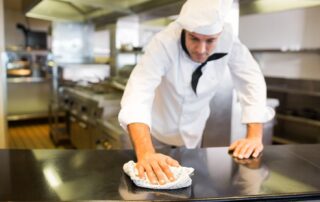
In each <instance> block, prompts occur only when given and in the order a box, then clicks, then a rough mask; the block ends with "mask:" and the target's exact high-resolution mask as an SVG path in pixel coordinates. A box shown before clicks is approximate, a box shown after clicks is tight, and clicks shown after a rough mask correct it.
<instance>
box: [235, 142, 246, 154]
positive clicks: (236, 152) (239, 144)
mask: <svg viewBox="0 0 320 202" xmlns="http://www.w3.org/2000/svg"><path fill="white" fill-rule="evenodd" d="M243 144H244V142H243V141H239V143H238V145H237V147H236V148H235V149H234V152H233V156H234V157H239V153H240V150H241V148H242V146H243Z"/></svg>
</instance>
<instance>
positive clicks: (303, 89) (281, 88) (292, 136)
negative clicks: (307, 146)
mask: <svg viewBox="0 0 320 202" xmlns="http://www.w3.org/2000/svg"><path fill="white" fill-rule="evenodd" d="M266 81H267V89H268V97H272V98H277V99H278V100H279V101H280V106H279V107H278V108H277V116H276V120H277V124H276V126H275V137H274V142H276V143H281V144H295V143H317V142H320V106H319V103H320V82H319V81H315V80H302V79H300V80H293V79H283V78H266Z"/></svg>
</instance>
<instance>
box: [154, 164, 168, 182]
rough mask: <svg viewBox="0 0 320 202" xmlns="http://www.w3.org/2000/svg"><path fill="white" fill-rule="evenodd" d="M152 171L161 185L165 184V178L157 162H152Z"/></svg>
mask: <svg viewBox="0 0 320 202" xmlns="http://www.w3.org/2000/svg"><path fill="white" fill-rule="evenodd" d="M151 166H152V170H153V172H154V173H155V174H156V177H157V179H158V182H159V184H161V185H162V184H165V182H166V181H165V176H164V173H163V172H162V169H161V168H160V166H159V164H158V162H157V161H152V162H151Z"/></svg>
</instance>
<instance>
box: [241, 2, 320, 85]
mask: <svg viewBox="0 0 320 202" xmlns="http://www.w3.org/2000/svg"><path fill="white" fill-rule="evenodd" d="M319 20H320V6H317V7H312V8H301V9H296V10H289V11H284V12H275V13H267V14H255V15H247V16H242V17H240V34H239V35H240V39H241V41H242V42H243V43H244V44H246V45H247V46H248V48H249V49H251V50H268V49H276V50H279V52H267V51H265V52H259V53H255V54H254V55H255V57H256V59H257V61H258V63H259V64H260V66H261V68H262V71H263V74H264V75H265V76H270V77H282V78H291V79H315V80H320V54H319V50H320V25H319V23H320V22H319ZM299 49H317V50H318V51H317V52H316V51H314V52H312V51H310V52H299V51H298V52H280V50H294V51H297V50H299Z"/></svg>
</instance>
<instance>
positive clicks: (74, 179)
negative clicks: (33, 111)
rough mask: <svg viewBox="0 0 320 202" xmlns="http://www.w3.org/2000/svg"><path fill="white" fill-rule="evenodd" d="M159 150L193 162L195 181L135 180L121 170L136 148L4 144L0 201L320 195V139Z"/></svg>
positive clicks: (257, 198)
mask: <svg viewBox="0 0 320 202" xmlns="http://www.w3.org/2000/svg"><path fill="white" fill-rule="evenodd" d="M162 152H163V153H166V154H169V155H171V156H173V157H174V158H176V159H177V160H179V161H180V162H181V164H182V165H184V166H191V167H194V168H195V174H194V175H193V176H192V180H193V183H192V186H191V187H188V188H183V189H179V190H163V191H157V190H148V189H143V188H139V187H136V186H135V185H134V184H133V183H132V182H131V181H130V179H129V178H128V177H127V176H126V175H125V174H124V173H123V171H122V166H123V164H124V163H125V162H127V161H129V160H132V159H134V153H133V151H132V150H124V151H105V150H0V162H1V166H0V201H76V200H102V201H103V200H138V201H141V200H164V201H173V200H188V201H189V200H195V201H201V200H219V201H228V200H231V199H232V200H241V201H244V200H245V201H249V200H252V201H261V200H265V199H269V200H276V199H277V200H283V201H289V200H291V199H294V200H306V199H309V200H311V199H316V198H318V199H320V180H319V179H320V144H315V145H290V146H289V145H286V146H266V148H265V150H264V152H263V155H262V156H261V157H260V158H259V159H250V160H235V159H233V158H231V156H230V155H229V154H228V153H227V148H226V147H219V148H204V149H194V150H189V149H184V148H179V149H170V150H163V151H162Z"/></svg>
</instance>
